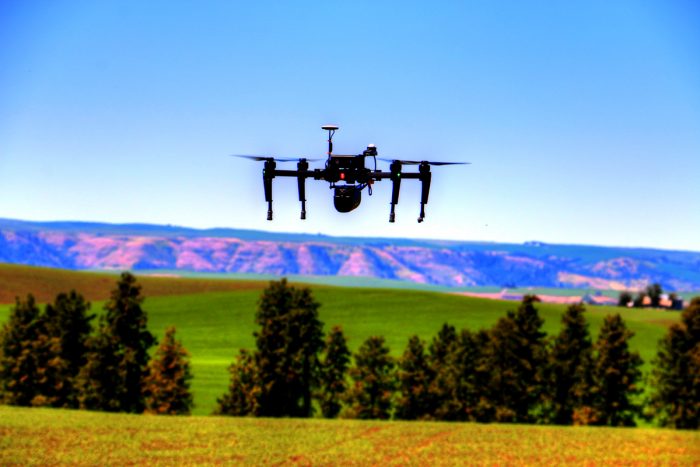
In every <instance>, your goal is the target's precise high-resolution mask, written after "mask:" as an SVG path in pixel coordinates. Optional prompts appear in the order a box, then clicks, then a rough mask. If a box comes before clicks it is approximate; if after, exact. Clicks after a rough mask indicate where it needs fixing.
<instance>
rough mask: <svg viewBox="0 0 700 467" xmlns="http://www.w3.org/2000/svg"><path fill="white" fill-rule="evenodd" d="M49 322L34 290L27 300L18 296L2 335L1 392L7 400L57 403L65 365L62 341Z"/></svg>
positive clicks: (34, 403)
mask: <svg viewBox="0 0 700 467" xmlns="http://www.w3.org/2000/svg"><path fill="white" fill-rule="evenodd" d="M46 324H47V323H46V316H45V314H43V313H41V312H40V310H39V307H37V306H36V302H35V301H34V297H33V296H32V295H31V294H30V295H28V296H27V300H26V301H21V300H20V299H19V298H17V299H16V300H15V306H14V307H13V308H12V309H11V310H10V318H9V320H8V321H7V322H6V323H5V325H4V326H3V328H2V333H1V335H0V384H1V386H0V394H1V395H2V400H3V402H4V403H6V404H10V405H22V406H29V405H34V406H41V405H48V406H53V405H56V404H57V401H58V399H59V396H60V393H61V392H62V391H63V382H62V379H61V375H62V374H63V373H64V372H65V368H66V365H65V362H64V361H63V360H62V359H61V358H60V353H61V347H60V341H59V339H57V338H52V337H51V336H50V335H49V334H48V333H47V326H46Z"/></svg>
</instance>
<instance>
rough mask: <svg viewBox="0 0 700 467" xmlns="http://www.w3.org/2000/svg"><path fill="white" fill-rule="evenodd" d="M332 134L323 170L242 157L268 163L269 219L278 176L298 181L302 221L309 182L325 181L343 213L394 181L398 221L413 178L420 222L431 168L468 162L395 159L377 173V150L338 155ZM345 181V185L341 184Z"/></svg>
mask: <svg viewBox="0 0 700 467" xmlns="http://www.w3.org/2000/svg"><path fill="white" fill-rule="evenodd" d="M322 128H323V129H324V130H327V131H328V159H327V160H326V166H325V168H323V169H312V170H310V169H309V159H306V158H300V159H275V158H274V157H267V156H242V157H247V158H252V159H255V160H260V161H264V162H265V166H264V168H263V185H264V188H265V201H267V220H269V221H271V220H272V180H273V179H274V178H275V177H294V178H296V179H297V187H298V192H299V201H300V202H301V218H302V219H306V179H307V178H312V179H314V180H324V181H326V182H328V183H330V188H332V189H334V190H335V194H334V204H335V208H336V210H338V211H339V212H350V211H352V210H353V209H355V208H357V206H359V204H360V201H361V191H362V190H363V189H364V188H368V192H369V195H370V196H371V195H372V184H373V183H374V182H376V181H381V180H385V179H388V180H391V182H392V189H391V203H390V204H391V211H390V212H389V222H394V221H395V219H396V214H395V207H396V205H397V204H398V202H399V192H400V190H401V180H402V179H409V180H411V179H413V180H419V181H420V182H421V200H420V214H419V216H418V222H423V219H425V205H426V204H428V195H429V194H430V182H431V178H432V174H431V172H430V166H431V165H453V164H466V163H465V162H430V161H406V160H397V159H395V160H391V161H390V162H391V164H390V166H389V172H383V171H381V170H377V168H376V167H377V165H376V157H377V148H376V147H375V146H374V145H372V144H370V145H369V146H368V147H367V149H366V150H365V151H363V152H362V154H357V155H336V154H333V135H334V134H335V131H336V130H337V129H338V127H337V126H334V125H325V126H323V127H322ZM367 157H372V158H373V159H374V162H375V163H374V170H372V169H369V168H367V167H365V159H366V158H367ZM293 160H296V161H297V170H281V169H277V162H278V161H281V162H289V161H293ZM403 165H418V172H403V170H402V169H403ZM339 182H344V184H338V183H339Z"/></svg>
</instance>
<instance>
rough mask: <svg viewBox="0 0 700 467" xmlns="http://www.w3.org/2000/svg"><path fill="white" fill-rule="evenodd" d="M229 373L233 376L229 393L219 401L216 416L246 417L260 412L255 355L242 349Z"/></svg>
mask: <svg viewBox="0 0 700 467" xmlns="http://www.w3.org/2000/svg"><path fill="white" fill-rule="evenodd" d="M228 371H229V374H230V375H231V380H230V383H229V387H228V391H227V392H226V393H225V394H224V395H223V396H222V397H220V398H219V399H217V401H216V402H217V407H216V409H215V411H214V414H215V415H233V416H244V415H253V414H255V413H256V412H258V407H257V403H258V402H257V401H258V399H259V392H260V383H259V381H258V369H257V367H256V366H255V358H254V357H253V355H252V354H251V353H249V352H248V351H247V350H245V349H241V350H240V351H239V354H238V357H237V358H236V361H235V362H234V363H232V364H231V366H229V369H228Z"/></svg>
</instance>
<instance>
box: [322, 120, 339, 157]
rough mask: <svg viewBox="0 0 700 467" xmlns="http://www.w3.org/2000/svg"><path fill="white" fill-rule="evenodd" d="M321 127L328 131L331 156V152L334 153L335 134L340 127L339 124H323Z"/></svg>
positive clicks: (329, 153) (329, 154) (329, 155)
mask: <svg viewBox="0 0 700 467" xmlns="http://www.w3.org/2000/svg"><path fill="white" fill-rule="evenodd" d="M321 129H323V130H327V131H328V157H331V154H333V135H334V134H335V130H337V129H338V126H337V125H323V126H322V127H321Z"/></svg>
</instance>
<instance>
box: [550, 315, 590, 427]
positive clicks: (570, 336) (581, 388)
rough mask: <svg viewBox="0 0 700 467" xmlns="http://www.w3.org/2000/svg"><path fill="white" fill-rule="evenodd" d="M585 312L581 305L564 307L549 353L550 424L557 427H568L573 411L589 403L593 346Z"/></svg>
mask: <svg viewBox="0 0 700 467" xmlns="http://www.w3.org/2000/svg"><path fill="white" fill-rule="evenodd" d="M585 311H586V308H585V306H584V305H583V304H582V303H580V304H576V305H571V306H569V307H568V309H567V310H566V313H565V314H564V315H563V316H562V329H561V331H560V333H559V335H558V336H557V337H556V338H555V339H554V345H553V347H552V350H551V353H550V364H549V376H550V380H549V384H550V389H549V391H548V392H549V397H551V412H552V413H551V421H552V422H553V423H556V424H559V425H570V424H571V423H572V422H573V415H574V411H575V410H577V409H580V408H581V407H584V406H588V405H589V404H590V400H588V399H589V398H588V395H589V394H590V390H591V384H592V380H591V378H592V373H591V371H592V364H593V345H592V343H591V336H590V334H589V332H588V323H587V322H586V318H585V316H584V313H585Z"/></svg>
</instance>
